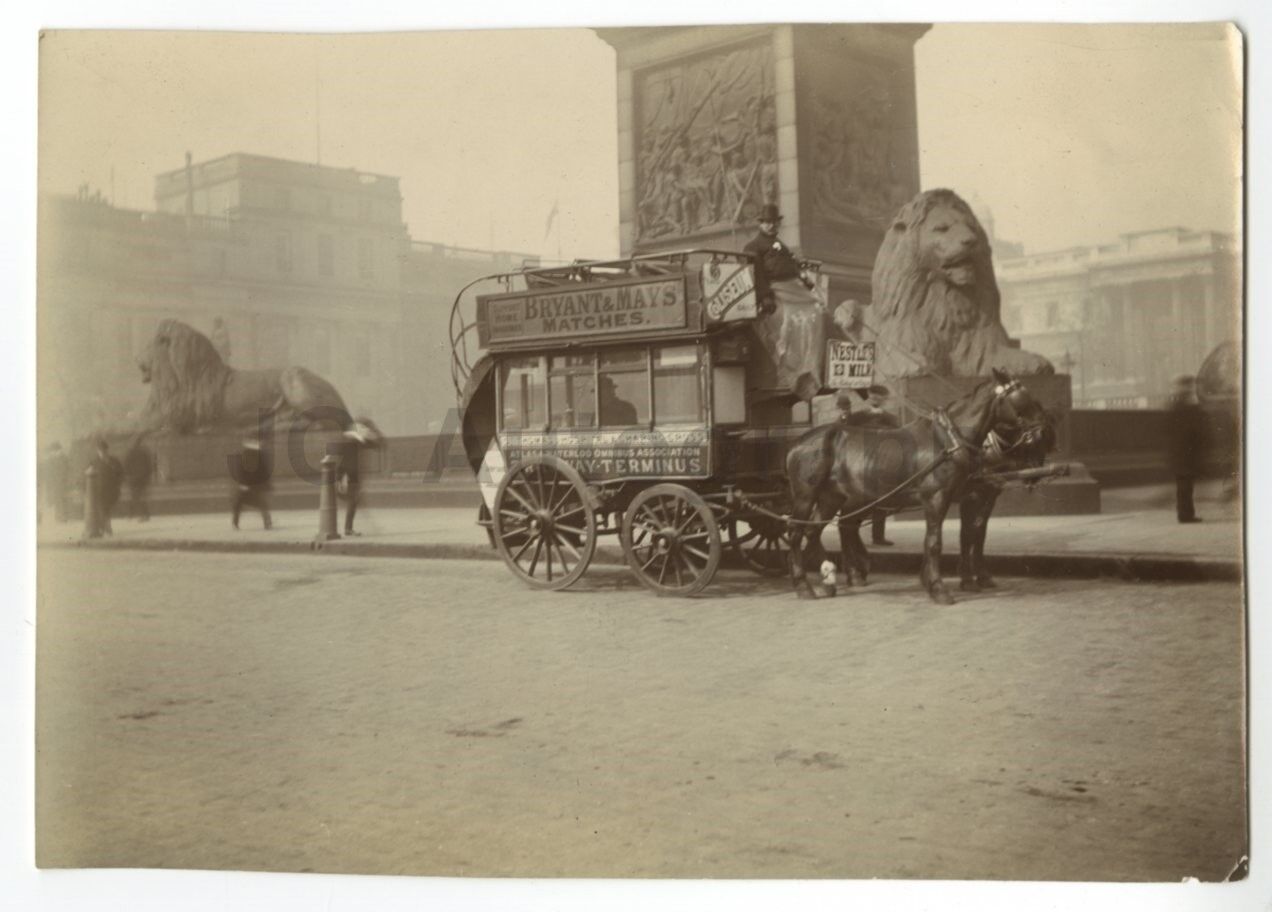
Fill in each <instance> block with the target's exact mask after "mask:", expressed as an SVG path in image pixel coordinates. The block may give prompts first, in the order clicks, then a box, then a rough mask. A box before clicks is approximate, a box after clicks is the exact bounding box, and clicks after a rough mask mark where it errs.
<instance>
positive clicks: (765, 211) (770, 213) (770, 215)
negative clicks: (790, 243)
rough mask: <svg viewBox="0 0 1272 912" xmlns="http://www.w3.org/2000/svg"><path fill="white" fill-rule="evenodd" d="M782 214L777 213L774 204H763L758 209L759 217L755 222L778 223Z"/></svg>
mask: <svg viewBox="0 0 1272 912" xmlns="http://www.w3.org/2000/svg"><path fill="white" fill-rule="evenodd" d="M781 220H782V213H780V212H778V211H777V204H776V203H765V204H764V205H763V206H761V207H760V215H759V217H758V218H757V219H756V221H757V222H780V221H781Z"/></svg>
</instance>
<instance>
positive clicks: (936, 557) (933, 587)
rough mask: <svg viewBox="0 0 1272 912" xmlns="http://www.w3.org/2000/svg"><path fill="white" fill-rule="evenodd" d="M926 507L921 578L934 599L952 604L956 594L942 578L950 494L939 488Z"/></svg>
mask: <svg viewBox="0 0 1272 912" xmlns="http://www.w3.org/2000/svg"><path fill="white" fill-rule="evenodd" d="M925 507H926V509H925V510H924V513H925V514H926V518H927V533H926V534H925V535H924V536H923V569H922V570H921V571H920V572H919V579H920V581H922V583H923V585H924V587H925V588H926V589H927V591H928V595H929V596H931V597H932V601H934V602H936V603H937V604H938V605H952V604H954V596H952V595H950V591H949V590H948V589H947V588H945V581H944V580H942V579H941V526H942V524H943V523H944V522H945V514H946V513H948V512H949V509H950V496H949V494H948V493H946V492H945V491H943V490H938V491H936V492H934V493H933V494H932V495H931V496H929V497H928V498H927V503H926V504H925Z"/></svg>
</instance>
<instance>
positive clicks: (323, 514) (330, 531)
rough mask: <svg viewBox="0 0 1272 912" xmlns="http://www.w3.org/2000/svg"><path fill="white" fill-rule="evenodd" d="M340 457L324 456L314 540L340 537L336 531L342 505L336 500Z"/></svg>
mask: <svg viewBox="0 0 1272 912" xmlns="http://www.w3.org/2000/svg"><path fill="white" fill-rule="evenodd" d="M339 463H340V459H339V457H337V456H333V455H332V454H330V453H328V454H327V455H326V456H324V457H322V463H321V465H322V482H321V485H320V487H319V489H318V535H317V536H316V537H315V538H314V541H317V542H325V541H332V540H334V539H337V538H339V537H340V533H339V532H337V531H336V520H337V519H338V515H339V510H340V506H339V504H338V503H337V502H336V466H337V465H339Z"/></svg>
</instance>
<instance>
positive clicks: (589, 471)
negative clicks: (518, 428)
mask: <svg viewBox="0 0 1272 912" xmlns="http://www.w3.org/2000/svg"><path fill="white" fill-rule="evenodd" d="M709 442H710V438H709V436H708V434H707V432H706V431H705V430H704V429H702V428H687V429H685V430H655V431H650V430H646V429H643V428H642V429H633V430H623V431H617V430H615V431H606V430H582V431H553V432H551V433H549V434H541V433H505V434H504V435H503V436H502V443H503V449H504V453H505V455H506V457H507V459H508V463H509V464H510V465H511V464H512V463H514V462H516V461H517V460H519V459H524V458H526V457H527V456H532V455H538V454H543V453H547V454H550V455H552V456H556V457H558V458H560V459H564V460H565V461H566V462H568V463H569V464H570V465H572V466H574V468H576V469H578V470H579V474H581V475H582V476H583V477H584V478H586V479H588V480H589V481H602V480H606V479H610V478H632V477H638V478H662V477H675V476H696V477H701V476H705V475H708V474H710V471H711V450H710V446H709Z"/></svg>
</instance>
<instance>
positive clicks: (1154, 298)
mask: <svg viewBox="0 0 1272 912" xmlns="http://www.w3.org/2000/svg"><path fill="white" fill-rule="evenodd" d="M1240 260H1241V253H1240V249H1239V246H1238V244H1237V242H1236V240H1235V238H1234V237H1233V236H1232V235H1229V234H1221V233H1218V232H1212V231H1189V230H1186V229H1184V228H1167V229H1161V230H1155V231H1140V232H1135V233H1132V234H1124V235H1122V236H1121V238H1119V239H1118V241H1116V242H1115V243H1111V244H1101V245H1098V246H1093V247H1073V248H1069V249H1067V250H1059V251H1054V252H1050V253H1038V254H1030V255H1025V256H1016V257H1008V258H1001V257H1000V258H997V259H996V272H997V276H998V283H999V287H1000V289H1001V291H1002V318H1003V325H1004V326H1005V327H1006V329H1007V331H1008V332H1009V333H1010V334H1011V335H1012V336H1014V337H1016V338H1019V339H1020V342H1021V345H1022V346H1023V347H1024V348H1026V349H1028V350H1030V351H1036V352H1038V353H1039V354H1042V355H1045V356H1046V357H1047V358H1049V359H1050V360H1051V361H1052V363H1054V364H1055V365H1056V368H1057V370H1059V371H1061V372H1062V373H1067V374H1071V375H1072V376H1073V400H1074V402H1073V404H1074V407H1075V408H1097V409H1104V408H1159V407H1161V406H1162V405H1163V404H1164V403H1165V402H1166V399H1167V398H1168V396H1169V394H1170V390H1171V382H1172V380H1173V379H1174V378H1175V377H1177V376H1179V375H1181V374H1195V373H1197V371H1198V370H1199V368H1200V367H1201V363H1202V361H1203V360H1204V359H1205V358H1206V355H1207V354H1209V353H1210V352H1211V351H1212V350H1213V349H1214V348H1215V346H1217V345H1219V344H1220V343H1222V342H1225V341H1228V340H1239V339H1240V332H1241V278H1240V277H1241V263H1240Z"/></svg>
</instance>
